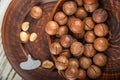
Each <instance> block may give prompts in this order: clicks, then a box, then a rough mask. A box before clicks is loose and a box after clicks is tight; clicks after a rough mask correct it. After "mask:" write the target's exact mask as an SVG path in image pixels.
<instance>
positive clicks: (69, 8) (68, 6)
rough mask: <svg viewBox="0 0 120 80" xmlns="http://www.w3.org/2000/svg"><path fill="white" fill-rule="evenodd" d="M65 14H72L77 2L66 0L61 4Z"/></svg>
mask: <svg viewBox="0 0 120 80" xmlns="http://www.w3.org/2000/svg"><path fill="white" fill-rule="evenodd" d="M62 8H63V11H64V13H65V14H66V15H69V16H70V15H73V14H74V13H75V12H76V11H77V4H76V3H75V2H74V1H67V2H65V3H64V4H63V6H62Z"/></svg>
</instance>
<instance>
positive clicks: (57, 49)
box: [50, 42, 62, 55]
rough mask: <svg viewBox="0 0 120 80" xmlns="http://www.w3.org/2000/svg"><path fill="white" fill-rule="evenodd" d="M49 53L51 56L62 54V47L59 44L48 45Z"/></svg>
mask: <svg viewBox="0 0 120 80" xmlns="http://www.w3.org/2000/svg"><path fill="white" fill-rule="evenodd" d="M50 52H51V54H53V55H58V54H60V53H61V52H62V46H61V45H60V43H59V42H54V43H52V44H51V45H50Z"/></svg>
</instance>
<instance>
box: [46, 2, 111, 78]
mask: <svg viewBox="0 0 120 80" xmlns="http://www.w3.org/2000/svg"><path fill="white" fill-rule="evenodd" d="M107 18H108V13H107V11H106V10H105V9H103V8H101V7H99V2H98V0H68V1H67V0H66V2H64V3H63V5H62V8H61V10H60V11H58V12H56V14H55V15H54V19H53V21H49V22H48V23H47V25H46V27H45V31H46V33H47V34H48V35H50V36H51V39H52V43H51V45H50V52H51V54H52V55H54V57H55V58H56V61H55V66H56V68H57V70H58V71H63V72H64V76H65V78H66V79H67V80H77V79H78V80H85V79H87V78H90V79H97V78H99V77H100V76H101V75H102V67H104V66H105V65H106V64H107V56H106V55H105V53H104V52H105V51H106V50H107V49H108V47H109V42H108V36H109V34H108V32H109V28H108V25H107V24H106V20H107Z"/></svg>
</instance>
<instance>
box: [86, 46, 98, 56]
mask: <svg viewBox="0 0 120 80" xmlns="http://www.w3.org/2000/svg"><path fill="white" fill-rule="evenodd" d="M84 48H85V50H84V55H85V56H86V57H93V56H94V55H95V54H96V50H95V49H94V46H93V44H85V46H84Z"/></svg>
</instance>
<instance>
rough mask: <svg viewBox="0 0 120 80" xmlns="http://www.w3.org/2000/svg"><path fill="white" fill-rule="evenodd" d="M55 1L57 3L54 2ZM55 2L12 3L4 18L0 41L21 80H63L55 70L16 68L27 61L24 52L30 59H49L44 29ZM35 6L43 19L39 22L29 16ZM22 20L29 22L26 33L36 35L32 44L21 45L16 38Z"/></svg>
mask: <svg viewBox="0 0 120 80" xmlns="http://www.w3.org/2000/svg"><path fill="white" fill-rule="evenodd" d="M56 1H57V0H56ZM56 1H55V0H24V1H23V0H12V2H11V4H10V6H9V8H8V10H7V12H6V14H5V17H4V22H3V26H2V41H3V46H4V50H5V53H6V56H7V58H8V60H9V61H10V63H11V65H12V66H13V67H14V69H15V70H16V71H17V72H18V73H19V74H20V75H21V76H22V77H23V78H24V79H25V80H40V79H41V80H55V79H57V80H64V78H63V77H62V76H60V75H59V74H58V72H57V71H56V70H54V71H53V70H45V69H43V68H41V67H39V68H38V69H35V70H31V71H25V70H22V69H21V68H20V67H19V64H20V63H21V62H24V61H26V60H27V53H26V50H29V51H30V52H31V55H32V56H33V58H34V59H40V60H41V61H44V60H46V59H49V60H52V58H51V56H50V53H49V48H48V41H47V38H46V33H45V31H44V26H45V25H46V23H47V22H48V21H49V20H50V16H51V12H52V10H53V8H54V6H55V4H56ZM35 5H38V6H41V7H42V9H43V16H42V18H40V19H39V20H35V19H33V18H31V17H30V15H29V11H30V10H31V8H32V7H33V6H35ZM24 21H29V22H30V29H29V32H30V33H32V32H35V33H37V34H38V38H37V40H36V41H35V42H28V43H27V44H25V45H23V44H22V43H21V41H20V39H19V34H20V32H21V25H22V23H23V22H24Z"/></svg>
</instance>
